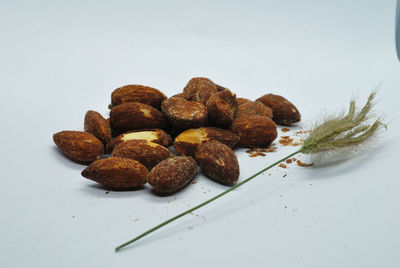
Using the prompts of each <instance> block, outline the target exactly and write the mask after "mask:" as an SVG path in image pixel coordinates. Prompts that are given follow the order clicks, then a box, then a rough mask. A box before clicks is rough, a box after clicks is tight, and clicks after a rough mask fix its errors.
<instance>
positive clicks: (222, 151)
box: [196, 141, 239, 185]
mask: <svg viewBox="0 0 400 268" xmlns="http://www.w3.org/2000/svg"><path fill="white" fill-rule="evenodd" d="M196 161H197V163H198V165H199V166H200V168H201V170H202V172H203V173H204V174H205V175H206V176H208V177H210V178H211V179H213V180H216V181H218V182H220V183H222V184H226V185H232V184H235V183H236V182H237V180H238V178H239V162H238V160H237V158H236V155H235V153H234V152H233V151H232V149H231V148H229V147H228V146H226V145H225V144H223V143H220V142H219V141H206V142H204V143H202V144H200V145H199V146H198V147H197V150H196Z"/></svg>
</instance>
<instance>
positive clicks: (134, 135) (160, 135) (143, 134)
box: [107, 128, 172, 152]
mask: <svg viewBox="0 0 400 268" xmlns="http://www.w3.org/2000/svg"><path fill="white" fill-rule="evenodd" d="M129 140H146V141H151V142H155V143H158V144H160V145H162V146H164V147H168V146H170V145H171V144H172V138H171V136H170V135H168V133H167V132H165V131H164V130H161V129H156V128H155V129H145V130H136V131H128V132H125V133H123V134H121V135H119V136H117V137H115V138H114V139H112V140H111V142H109V143H108V144H107V151H108V152H112V151H113V150H114V148H115V146H117V145H118V144H120V143H121V142H124V141H129Z"/></svg>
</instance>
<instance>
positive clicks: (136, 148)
mask: <svg viewBox="0 0 400 268" xmlns="http://www.w3.org/2000/svg"><path fill="white" fill-rule="evenodd" d="M112 156H115V157H125V158H130V159H134V160H136V161H139V162H140V163H142V164H143V165H144V166H145V167H146V168H147V169H148V170H150V169H152V168H153V167H154V166H155V165H157V164H158V163H160V162H161V161H162V160H165V159H167V158H169V157H172V156H174V155H173V154H172V152H171V151H170V150H168V149H167V148H165V147H164V146H161V145H159V144H157V143H154V142H151V141H146V140H129V141H125V142H121V143H120V144H118V145H117V146H115V148H114V150H113V152H112Z"/></svg>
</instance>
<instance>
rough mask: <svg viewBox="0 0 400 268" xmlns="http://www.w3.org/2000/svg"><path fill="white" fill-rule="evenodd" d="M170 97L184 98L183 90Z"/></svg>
mask: <svg viewBox="0 0 400 268" xmlns="http://www.w3.org/2000/svg"><path fill="white" fill-rule="evenodd" d="M170 98H185V93H183V92H182V93H178V94H175V95H173V96H171V97H170Z"/></svg>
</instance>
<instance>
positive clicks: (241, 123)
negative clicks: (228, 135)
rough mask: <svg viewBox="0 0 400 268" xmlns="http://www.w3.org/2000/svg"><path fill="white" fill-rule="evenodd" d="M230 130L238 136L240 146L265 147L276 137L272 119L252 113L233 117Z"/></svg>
mask: <svg viewBox="0 0 400 268" xmlns="http://www.w3.org/2000/svg"><path fill="white" fill-rule="evenodd" d="M230 130H231V131H232V132H233V133H235V134H236V135H238V136H239V137H240V141H239V143H238V146H240V147H248V148H253V147H267V146H268V145H270V144H271V142H272V141H273V140H275V139H276V137H277V135H278V134H277V130H276V125H275V123H274V121H272V120H271V119H270V118H268V117H266V116H260V115H252V116H244V117H240V118H238V119H235V120H234V121H233V123H232V125H231V126H230Z"/></svg>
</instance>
